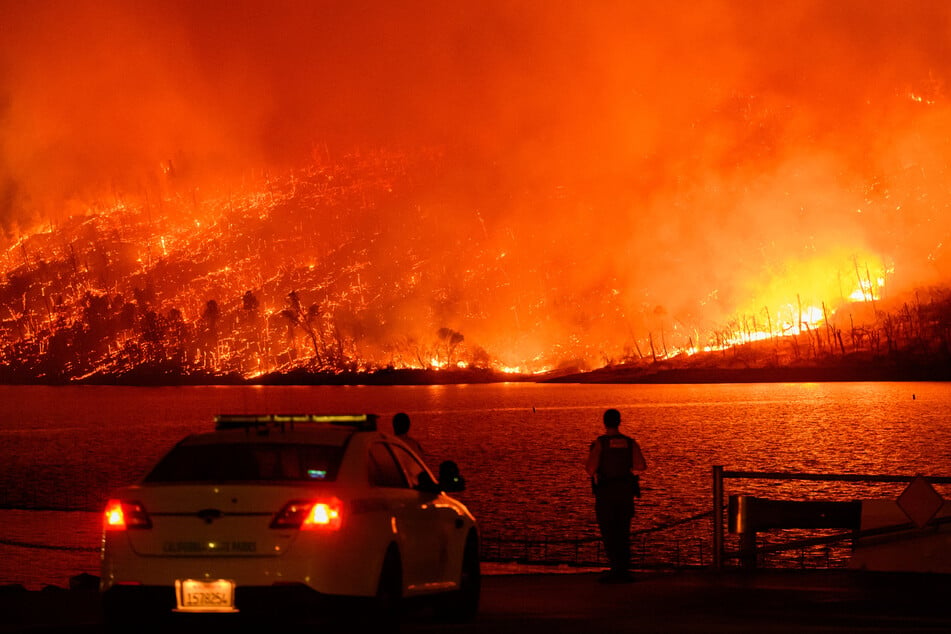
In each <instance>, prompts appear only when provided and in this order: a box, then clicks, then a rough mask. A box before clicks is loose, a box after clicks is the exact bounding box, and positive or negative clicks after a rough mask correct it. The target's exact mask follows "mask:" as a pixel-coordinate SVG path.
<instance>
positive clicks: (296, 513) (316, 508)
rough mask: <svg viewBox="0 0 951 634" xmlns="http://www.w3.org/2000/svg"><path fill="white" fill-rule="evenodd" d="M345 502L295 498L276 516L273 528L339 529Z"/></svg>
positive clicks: (272, 523) (334, 499) (333, 499)
mask: <svg viewBox="0 0 951 634" xmlns="http://www.w3.org/2000/svg"><path fill="white" fill-rule="evenodd" d="M342 512H343V502H341V501H340V500H338V499H337V498H332V499H329V500H294V501H293V502H288V503H287V504H285V505H284V508H282V509H281V510H280V512H279V513H278V514H277V515H275V516H274V521H272V522H271V528H299V529H301V530H319V529H326V530H337V529H338V528H340V522H341V520H342V517H341V516H342V514H343V513H342Z"/></svg>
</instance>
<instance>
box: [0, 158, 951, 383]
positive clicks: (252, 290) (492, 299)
mask: <svg viewBox="0 0 951 634" xmlns="http://www.w3.org/2000/svg"><path fill="white" fill-rule="evenodd" d="M166 166H167V164H166ZM457 176H458V175H457V174H454V173H453V172H452V171H451V170H448V169H447V167H446V161H445V157H442V156H440V155H439V154H438V153H434V152H428V153H423V152H420V153H415V154H407V153H394V152H386V151H382V150H381V151H375V152H369V153H363V154H351V155H347V156H343V157H340V158H339V159H338V160H336V161H331V160H329V159H327V158H323V159H319V160H318V159H316V158H315V159H314V160H313V161H311V162H310V163H309V164H308V165H307V166H306V167H304V168H300V169H297V170H292V171H288V172H285V173H281V174H268V173H256V174H249V175H248V177H247V179H246V181H245V183H244V185H243V189H236V190H231V191H217V192H214V193H209V192H205V191H203V190H201V189H198V188H195V187H179V185H178V184H177V183H176V181H175V179H174V178H172V177H168V178H167V180H166V183H165V185H164V189H163V190H162V191H161V192H160V194H159V195H157V196H154V197H145V198H138V199H135V200H132V199H126V198H125V197H123V196H120V195H116V196H114V197H113V198H112V199H111V200H109V202H108V203H106V202H101V203H100V204H99V205H98V206H96V207H92V208H90V209H89V210H88V211H87V213H85V214H83V215H76V216H73V217H71V218H69V219H68V220H66V221H65V222H63V223H61V224H58V225H56V226H54V227H51V228H49V229H48V230H46V231H41V232H38V233H35V234H32V235H29V236H25V237H23V238H21V239H20V240H19V241H18V242H17V243H16V244H14V245H12V246H10V247H9V248H8V249H7V250H6V251H5V252H4V253H3V256H2V259H0V265H2V267H3V271H4V274H5V282H4V284H3V285H2V286H0V305H2V306H3V310H4V311H5V313H6V314H5V315H4V318H3V320H2V322H0V344H2V347H0V355H2V361H3V366H4V367H5V376H4V378H5V379H6V380H8V381H9V380H12V381H33V380H38V381H53V382H58V381H108V380H124V379H123V377H128V376H130V375H131V376H141V377H143V378H142V380H171V379H172V378H173V377H179V378H181V379H183V380H187V379H188V377H194V378H201V380H211V381H215V380H217V381H221V380H256V379H258V380H262V378H263V377H267V376H268V375H271V376H274V375H287V374H289V373H291V374H292V373H300V372H305V373H324V374H340V373H353V372H357V373H367V372H375V371H379V370H383V369H453V370H456V369H459V368H474V369H482V370H493V371H496V372H511V371H519V372H524V373H544V372H551V371H552V370H555V369H557V368H558V367H560V366H568V365H572V364H573V365H574V367H576V368H577V367H580V368H584V367H589V368H590V367H599V366H601V365H611V364H627V365H628V366H634V367H638V366H644V365H652V364H657V363H659V362H661V361H665V360H670V359H672V358H678V357H679V358H681V359H684V358H686V357H690V356H693V355H695V354H697V353H698V352H704V351H706V352H710V351H726V350H732V351H733V352H732V353H731V354H730V355H729V357H721V359H725V361H724V363H725V364H726V365H727V366H729V365H733V364H735V363H737V361H736V360H737V358H739V357H740V355H739V353H737V352H736V351H737V350H740V349H742V348H743V346H745V345H746V344H751V343H753V342H757V341H760V342H762V341H768V342H771V343H770V345H769V347H768V349H767V352H766V353H762V352H761V353H758V357H759V360H756V359H749V358H746V359H745V360H744V361H743V363H744V364H745V365H747V366H749V365H750V364H754V365H755V364H758V363H761V362H762V360H763V359H765V360H766V362H767V363H768V364H770V365H777V364H779V365H782V364H789V363H801V362H802V361H804V360H818V359H820V358H835V357H837V356H838V357H844V356H845V355H847V354H848V355H851V354H854V353H857V352H860V351H861V352H872V353H877V354H884V353H887V352H890V351H894V350H896V349H897V348H899V347H900V348H902V349H906V348H908V347H909V346H913V347H915V348H916V349H918V350H920V351H926V350H928V349H931V348H933V347H934V345H935V344H941V345H943V346H946V345H947V338H946V334H947V329H948V324H947V323H946V320H944V319H943V318H942V314H941V312H940V311H941V310H946V308H947V307H946V300H945V299H944V297H943V295H940V294H939V295H934V294H931V295H929V297H927V298H926V299H925V300H924V304H923V303H922V300H921V298H920V297H919V298H918V299H916V300H915V302H914V303H913V304H912V305H911V307H909V305H908V304H907V303H906V304H905V305H904V307H903V310H904V313H900V314H898V315H891V314H890V313H888V312H887V311H886V310H882V309H881V308H879V307H876V302H878V303H879V304H881V303H882V302H883V299H882V298H881V297H880V293H882V291H883V288H884V285H885V284H886V282H885V280H884V278H882V277H875V276H873V275H872V274H871V273H870V270H869V269H868V268H867V264H864V265H863V266H861V267H859V266H858V264H857V262H856V261H854V260H853V262H852V265H853V270H852V271H851V275H850V276H849V279H848V280H847V281H843V280H842V279H841V276H842V273H841V272H835V275H832V273H830V272H834V268H833V267H829V268H827V269H823V268H822V267H819V271H817V272H816V273H815V276H816V277H817V279H818V280H820V281H821V282H823V283H826V284H830V283H831V284H839V285H841V288H844V289H847V290H850V289H856V290H850V292H848V293H844V292H842V291H839V292H838V293H832V294H830V295H829V296H828V297H829V300H827V301H830V302H832V301H834V300H836V298H838V301H836V302H835V303H834V304H833V303H829V304H825V303H822V304H821V305H820V307H818V308H817V307H816V306H814V305H809V304H806V305H804V304H803V303H802V301H801V299H798V304H797V305H788V304H787V305H785V306H781V307H780V309H774V311H773V312H770V310H769V308H768V305H764V309H763V310H762V311H757V312H754V313H752V314H749V315H742V314H740V315H739V316H737V317H734V318H733V319H732V320H729V321H724V322H722V323H720V324H718V327H717V328H712V329H709V330H702V329H701V327H700V325H699V324H692V327H687V324H684V323H681V322H679V321H677V320H675V319H668V318H667V317H668V316H666V315H665V314H664V311H663V310H662V309H659V308H657V307H653V308H649V309H647V310H643V309H642V310H641V311H640V312H638V309H637V307H636V306H635V307H633V308H632V307H631V306H630V305H625V303H624V302H623V301H622V299H623V298H620V297H618V295H619V292H618V291H617V290H616V288H615V286H617V285H618V283H619V282H620V281H621V280H618V279H617V278H614V279H612V278H605V279H603V280H602V281H601V282H600V283H599V284H592V285H590V286H582V287H580V288H579V287H578V286H576V285H575V284H572V283H571V281H570V278H571V277H572V276H573V275H576V274H577V272H578V270H579V268H580V267H582V266H583V263H581V262H579V261H578V260H576V259H575V258H581V257H584V256H583V255H581V254H576V255H572V256H569V257H561V256H562V255H563V254H560V252H559V251H557V250H555V251H554V252H552V251H549V252H547V253H546V252H545V251H544V250H540V249H537V248H536V247H537V245H538V237H537V236H534V235H533V236H531V239H530V240H529V241H528V242H527V243H523V242H522V241H521V240H520V238H521V236H517V235H516V234H514V233H513V230H512V229H511V227H507V226H505V225H504V224H503V225H501V226H497V227H492V226H490V225H489V223H487V221H486V219H485V218H483V217H482V215H481V214H480V212H479V211H478V210H472V209H464V208H458V207H453V206H452V204H453V201H454V200H456V198H457V197H456V196H455V192H457V190H458V187H459V183H458V181H457V180H456V178H457ZM440 191H441V192H443V198H439V197H438V196H437V194H436V192H440ZM546 194H547V195H546ZM508 195H511V196H515V195H516V194H513V193H511V192H509V194H508ZM518 196H521V198H520V199H519V200H517V201H514V204H523V205H527V204H537V205H544V206H546V207H547V208H549V209H551V210H554V211H563V210H564V209H565V208H566V207H569V208H570V207H573V206H577V205H580V204H582V203H583V202H584V201H582V200H578V199H573V198H572V194H571V193H570V192H566V191H565V190H564V188H562V187H554V188H552V189H551V190H550V191H548V192H538V191H533V192H531V193H530V195H529V194H526V193H524V192H522V193H521V194H518ZM510 204H513V201H510ZM579 231H582V232H583V231H584V230H583V229H579ZM830 277H831V278H832V279H831V280H830V279H828V278H830ZM796 279H797V280H798V282H799V283H801V284H807V283H811V282H812V280H810V279H809V278H808V276H804V275H802V274H800V275H799V277H798V278H796ZM820 287H821V285H820ZM936 302H937V303H936ZM883 305H884V304H883ZM890 305H891V306H894V305H895V302H894V301H893V302H891V304H890ZM697 306H698V308H699V307H700V303H698V305H697ZM645 313H647V314H645ZM651 320H653V323H655V324H657V329H656V330H652V329H651V328H650V327H648V326H645V324H649V323H650V321H651ZM665 324H666V326H665ZM525 351H529V352H531V353H533V356H525ZM519 354H521V355H522V356H518V355H519ZM744 354H745V355H746V356H748V355H749V353H744ZM513 361H514V363H513Z"/></svg>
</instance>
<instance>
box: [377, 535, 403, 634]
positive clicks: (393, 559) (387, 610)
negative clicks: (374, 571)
mask: <svg viewBox="0 0 951 634" xmlns="http://www.w3.org/2000/svg"><path fill="white" fill-rule="evenodd" d="M402 603H403V567H402V565H401V563H400V555H399V551H398V550H397V549H396V547H395V546H390V548H389V550H387V551H386V557H384V559H383V569H382V570H381V571H380V581H379V583H378V584H377V589H376V597H375V598H374V605H373V620H374V621H375V622H376V624H377V625H379V626H390V627H394V626H395V627H398V626H399V622H400V615H401V611H402Z"/></svg>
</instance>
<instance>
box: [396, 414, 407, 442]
mask: <svg viewBox="0 0 951 634" xmlns="http://www.w3.org/2000/svg"><path fill="white" fill-rule="evenodd" d="M408 431H409V416H408V415H406V414H404V413H403V412H400V413H399V414H396V415H394V416H393V433H394V434H396V435H397V436H402V435H403V434H405V433H406V432H408Z"/></svg>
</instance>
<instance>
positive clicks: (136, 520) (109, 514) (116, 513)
mask: <svg viewBox="0 0 951 634" xmlns="http://www.w3.org/2000/svg"><path fill="white" fill-rule="evenodd" d="M102 519H103V526H104V527H105V529H106V530H107V531H124V530H126V529H127V528H152V520H150V519H149V514H148V513H146V512H145V507H144V506H142V505H141V504H139V503H138V502H126V501H123V500H109V501H108V502H106V510H105V513H104V514H103V518H102Z"/></svg>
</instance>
